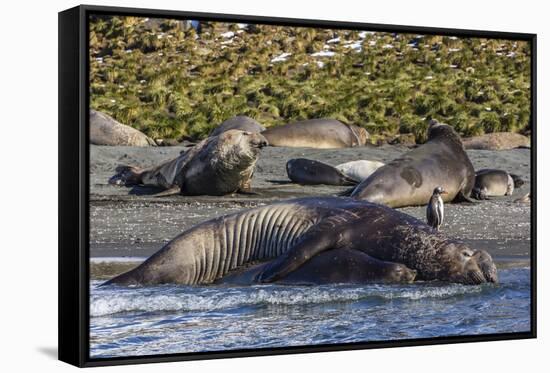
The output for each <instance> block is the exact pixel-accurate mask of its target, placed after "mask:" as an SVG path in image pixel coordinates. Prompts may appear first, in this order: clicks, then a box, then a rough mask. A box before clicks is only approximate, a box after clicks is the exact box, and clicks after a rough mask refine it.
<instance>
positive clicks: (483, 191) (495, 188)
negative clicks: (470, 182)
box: [472, 169, 524, 199]
mask: <svg viewBox="0 0 550 373" xmlns="http://www.w3.org/2000/svg"><path fill="white" fill-rule="evenodd" d="M523 184H524V181H523V180H522V179H521V178H520V177H519V176H517V175H514V174H510V173H508V172H506V171H503V170H494V169H483V170H479V171H476V181H475V184H474V189H473V190H472V196H473V197H474V198H476V199H487V198H488V197H496V196H511V195H512V194H513V193H514V189H515V188H519V187H521V186H522V185H523Z"/></svg>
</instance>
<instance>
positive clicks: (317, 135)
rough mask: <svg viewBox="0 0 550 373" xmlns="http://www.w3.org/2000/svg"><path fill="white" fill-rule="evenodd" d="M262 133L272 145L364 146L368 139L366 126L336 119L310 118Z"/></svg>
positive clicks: (295, 146) (316, 146)
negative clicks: (345, 122)
mask: <svg viewBox="0 0 550 373" xmlns="http://www.w3.org/2000/svg"><path fill="white" fill-rule="evenodd" d="M262 134H263V135H264V136H265V138H266V139H267V141H269V145H271V146H287V147H294V148H316V149H336V148H351V147H356V146H363V145H365V144H366V142H367V139H368V136H369V135H368V133H367V131H366V130H365V129H364V128H361V127H359V126H356V125H353V124H344V123H342V122H340V121H338V120H336V119H310V120H305V121H301V122H296V123H289V124H285V125H282V126H276V127H270V128H268V129H266V130H265V131H264V132H262Z"/></svg>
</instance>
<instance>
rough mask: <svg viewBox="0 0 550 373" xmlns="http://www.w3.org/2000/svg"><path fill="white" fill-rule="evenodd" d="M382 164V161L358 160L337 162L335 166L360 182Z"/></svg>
mask: <svg viewBox="0 0 550 373" xmlns="http://www.w3.org/2000/svg"><path fill="white" fill-rule="evenodd" d="M382 166H384V163H382V162H378V161H367V160H358V161H351V162H346V163H342V164H339V165H338V166H336V167H335V168H336V169H337V170H338V171H340V172H341V173H343V174H344V175H346V176H348V177H351V178H352V179H354V180H357V181H359V182H361V181H363V180H365V179H366V178H367V177H369V176H370V175H372V174H373V173H374V171H376V170H378V169H379V168H380V167H382Z"/></svg>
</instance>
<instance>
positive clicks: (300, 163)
mask: <svg viewBox="0 0 550 373" xmlns="http://www.w3.org/2000/svg"><path fill="white" fill-rule="evenodd" d="M286 173H287V175H288V178H289V179H290V180H292V181H293V182H295V183H298V184H303V185H319V184H325V185H356V184H358V183H359V181H358V180H355V179H352V178H350V177H347V176H346V175H344V174H343V173H341V172H340V171H338V170H337V169H336V168H334V167H332V166H329V165H328V164H325V163H322V162H319V161H314V160H311V159H305V158H296V159H291V160H289V161H288V162H287V163H286Z"/></svg>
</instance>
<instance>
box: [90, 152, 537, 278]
mask: <svg viewBox="0 0 550 373" xmlns="http://www.w3.org/2000/svg"><path fill="white" fill-rule="evenodd" d="M184 149H186V148H185V147H178V146H174V147H160V148H159V147H157V148H154V147H149V148H140V147H110V146H93V145H92V146H91V149H90V153H91V154H90V159H91V164H90V172H91V178H90V205H91V211H90V212H91V214H90V216H91V224H90V244H91V245H90V255H91V257H92V258H100V257H101V258H104V257H110V258H112V257H120V258H122V257H134V258H135V257H139V258H143V257H147V256H149V255H150V254H152V253H153V252H155V251H156V250H158V249H159V248H161V247H162V246H163V244H164V243H165V242H167V241H168V240H170V239H172V238H173V237H175V236H176V235H177V234H179V233H181V232H183V231H184V230H185V229H187V228H189V227H191V226H193V225H195V224H197V223H200V222H202V221H205V220H208V219H210V218H213V217H216V216H220V215H223V214H227V213H231V212H234V211H238V210H241V209H245V208H250V207H255V206H259V205H264V204H267V203H270V202H273V201H276V200H281V199H288V198H296V197H304V196H318V195H334V194H336V193H338V192H341V191H343V190H345V189H346V188H347V187H335V186H325V185H322V186H301V185H297V184H291V183H288V184H285V183H281V182H287V181H288V178H287V175H286V171H285V164H286V161H287V160H288V159H291V158H298V157H307V158H310V159H315V160H319V161H322V162H325V163H328V164H331V165H337V164H339V163H343V162H347V161H351V160H356V159H369V160H378V161H382V162H388V161H389V160H391V159H393V158H395V157H397V156H398V155H400V154H402V153H403V152H405V151H407V150H408V148H407V147H406V146H401V145H385V146H381V147H374V146H365V147H360V148H348V149H331V150H319V149H305V148H275V147H268V148H265V149H263V150H262V152H261V155H260V158H259V161H258V163H257V167H256V172H255V174H254V177H253V180H252V187H253V190H254V192H255V193H256V194H252V195H248V194H246V195H245V194H235V195H228V196H223V197H213V196H198V197H196V196H193V197H186V196H179V195H176V196H170V197H161V198H159V197H154V196H153V195H151V193H153V192H154V191H152V190H149V189H147V188H143V187H140V188H134V189H132V188H126V187H118V186H112V185H109V184H108V182H107V180H108V179H109V177H110V176H112V175H113V173H114V169H115V167H116V166H117V165H119V164H129V165H135V166H139V167H147V166H151V165H154V164H158V163H159V162H162V161H163V160H167V159H171V158H173V157H175V156H177V155H178V154H179V152H180V151H182V150H184ZM468 155H469V157H470V159H471V161H472V163H473V165H474V168H475V169H476V170H477V169H482V168H498V169H503V170H506V171H509V172H513V173H516V174H518V175H519V176H520V177H522V178H523V179H524V180H525V181H526V184H525V185H524V186H523V187H522V188H520V189H517V190H516V191H514V195H513V196H511V197H498V198H493V199H492V200H489V201H482V202H479V203H475V204H468V203H460V204H447V205H446V218H445V223H444V226H443V227H442V230H443V231H444V232H445V233H446V234H447V235H449V236H450V237H453V238H457V239H460V240H463V241H465V242H467V243H468V244H470V245H472V246H473V247H476V248H483V249H486V250H488V251H489V252H490V253H491V254H492V255H493V256H494V257H495V260H496V261H497V262H498V263H499V266H508V265H526V263H527V262H528V259H529V248H530V209H531V206H530V204H520V203H514V202H513V200H514V199H516V198H518V197H519V196H522V195H524V194H526V193H527V192H528V191H529V190H530V182H529V181H530V177H531V175H530V150H529V149H513V150H505V151H486V150H469V151H468ZM400 210H401V211H403V212H405V213H407V214H410V215H413V216H415V217H417V218H420V219H425V207H407V208H403V209H400ZM128 265H129V266H132V265H135V263H133V264H132V263H128ZM93 272H94V273H96V271H93ZM100 272H103V271H100ZM115 272H116V271H115Z"/></svg>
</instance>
